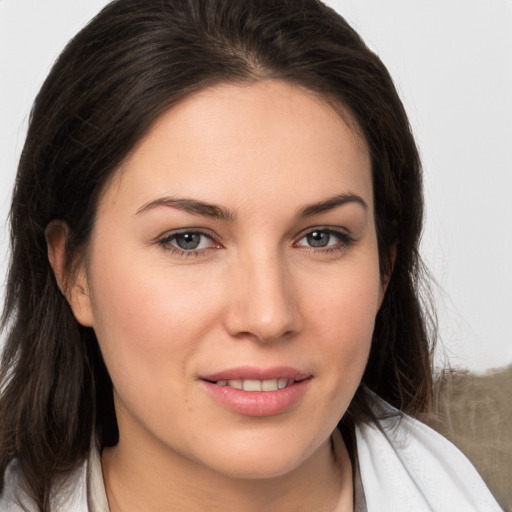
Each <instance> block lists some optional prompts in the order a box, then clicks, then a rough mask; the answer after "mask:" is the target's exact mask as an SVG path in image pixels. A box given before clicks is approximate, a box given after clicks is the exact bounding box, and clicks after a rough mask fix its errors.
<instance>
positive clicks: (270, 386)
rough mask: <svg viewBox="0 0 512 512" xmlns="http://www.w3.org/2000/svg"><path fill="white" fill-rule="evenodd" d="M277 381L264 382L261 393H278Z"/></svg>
mask: <svg viewBox="0 0 512 512" xmlns="http://www.w3.org/2000/svg"><path fill="white" fill-rule="evenodd" d="M276 390H277V379H271V380H264V381H262V383H261V391H276Z"/></svg>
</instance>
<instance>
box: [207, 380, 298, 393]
mask: <svg viewBox="0 0 512 512" xmlns="http://www.w3.org/2000/svg"><path fill="white" fill-rule="evenodd" d="M294 382H295V379H285V378H280V379H269V380H256V379H244V380H241V379H233V380H218V381H217V382H216V384H217V386H229V387H232V388H235V389H243V390H244V391H277V390H278V389H284V388H286V387H288V386H291V385H292V384H293V383H294Z"/></svg>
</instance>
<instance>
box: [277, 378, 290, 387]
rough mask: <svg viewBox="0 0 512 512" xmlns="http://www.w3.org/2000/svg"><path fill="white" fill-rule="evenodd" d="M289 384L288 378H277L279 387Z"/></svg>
mask: <svg viewBox="0 0 512 512" xmlns="http://www.w3.org/2000/svg"><path fill="white" fill-rule="evenodd" d="M287 385H288V379H278V380H277V387H278V389H283V388H285V387H286V386H287Z"/></svg>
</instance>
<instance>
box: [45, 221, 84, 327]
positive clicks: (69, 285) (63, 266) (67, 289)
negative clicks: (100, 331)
mask: <svg viewBox="0 0 512 512" xmlns="http://www.w3.org/2000/svg"><path fill="white" fill-rule="evenodd" d="M44 233H45V237H46V244H47V246H48V259H49V261H50V265H51V267H52V269H53V273H54V275H55V279H56V281H57V285H58V287H59V289H60V291H61V293H62V294H63V295H64V297H66V300H67V301H68V303H69V305H70V306H71V310H72V311H73V314H74V315H75V318H76V319H77V321H78V322H79V323H81V324H82V325H84V326H86V327H92V324H93V315H92V308H91V300H90V296H89V286H88V282H87V273H86V271H85V267H84V265H80V267H79V268H77V269H76V272H73V275H69V266H68V261H67V257H68V255H67V252H66V242H67V240H68V238H69V226H68V225H67V224H66V223H65V222H64V221H62V220H52V221H51V222H50V223H49V224H48V226H46V229H45V232H44Z"/></svg>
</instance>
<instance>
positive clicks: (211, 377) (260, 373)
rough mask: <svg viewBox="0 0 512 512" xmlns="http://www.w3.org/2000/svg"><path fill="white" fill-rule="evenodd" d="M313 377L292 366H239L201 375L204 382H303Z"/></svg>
mask: <svg viewBox="0 0 512 512" xmlns="http://www.w3.org/2000/svg"><path fill="white" fill-rule="evenodd" d="M308 377H311V374H309V373H306V372H303V371H301V370H298V369H297V368H292V367H291V366H272V367H269V368H258V367H256V366H237V367H235V368H227V369H225V370H221V371H219V372H215V373H210V374H207V375H201V376H200V378H201V379H202V380H207V381H210V382H217V381H219V380H245V379H253V380H272V379H280V378H281V379H283V378H284V379H295V380H296V381H301V380H304V379H307V378H308Z"/></svg>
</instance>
